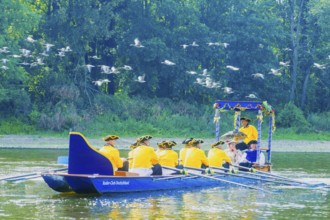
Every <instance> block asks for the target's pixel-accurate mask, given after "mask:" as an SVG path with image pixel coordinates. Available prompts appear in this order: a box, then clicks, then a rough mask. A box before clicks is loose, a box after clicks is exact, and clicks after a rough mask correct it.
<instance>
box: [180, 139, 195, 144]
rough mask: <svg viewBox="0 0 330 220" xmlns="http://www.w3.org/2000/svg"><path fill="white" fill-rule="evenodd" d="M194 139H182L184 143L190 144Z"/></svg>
mask: <svg viewBox="0 0 330 220" xmlns="http://www.w3.org/2000/svg"><path fill="white" fill-rule="evenodd" d="M192 140H193V138H187V139H185V140H184V141H182V144H188V143H189V142H190V141H192Z"/></svg>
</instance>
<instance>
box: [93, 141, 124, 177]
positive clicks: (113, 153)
mask: <svg viewBox="0 0 330 220" xmlns="http://www.w3.org/2000/svg"><path fill="white" fill-rule="evenodd" d="M117 139H119V137H118V136H116V135H108V136H106V137H105V138H103V140H104V141H106V144H105V145H104V146H103V147H102V148H101V149H100V150H99V152H100V153H101V154H102V155H104V156H106V157H107V158H108V159H109V160H110V161H111V163H112V165H113V169H114V170H115V171H117V170H118V168H122V167H123V161H122V159H121V158H120V155H119V150H118V149H117V148H116V147H115V144H116V140H117Z"/></svg>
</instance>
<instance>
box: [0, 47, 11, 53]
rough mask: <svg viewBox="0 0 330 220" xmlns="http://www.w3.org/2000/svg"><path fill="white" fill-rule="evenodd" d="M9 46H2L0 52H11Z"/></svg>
mask: <svg viewBox="0 0 330 220" xmlns="http://www.w3.org/2000/svg"><path fill="white" fill-rule="evenodd" d="M9 52H10V51H9V50H8V47H2V48H0V53H9Z"/></svg>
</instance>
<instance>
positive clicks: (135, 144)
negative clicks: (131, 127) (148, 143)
mask: <svg viewBox="0 0 330 220" xmlns="http://www.w3.org/2000/svg"><path fill="white" fill-rule="evenodd" d="M138 146H139V145H138V143H137V142H135V143H133V144H131V145H130V146H129V148H132V149H134V148H136V147H138Z"/></svg>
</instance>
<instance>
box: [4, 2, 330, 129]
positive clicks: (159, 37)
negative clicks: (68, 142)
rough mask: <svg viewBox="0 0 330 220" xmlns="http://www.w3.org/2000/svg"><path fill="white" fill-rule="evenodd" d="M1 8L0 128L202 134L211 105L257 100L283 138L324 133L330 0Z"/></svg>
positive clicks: (15, 4) (16, 4)
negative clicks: (273, 112) (290, 133)
mask: <svg viewBox="0 0 330 220" xmlns="http://www.w3.org/2000/svg"><path fill="white" fill-rule="evenodd" d="M0 8H1V9H2V13H1V14H0V59H1V68H0V114H1V119H0V121H2V123H7V122H8V121H12V122H13V125H14V124H15V123H16V122H17V121H21V122H22V121H23V123H24V124H26V125H28V126H32V127H37V128H40V129H46V130H54V131H63V130H68V129H70V128H72V129H78V130H84V129H88V130H89V131H91V130H93V129H92V128H93V122H97V121H98V120H101V119H102V120H103V123H104V124H105V126H104V127H97V129H104V130H109V129H107V128H106V125H108V126H109V124H111V127H112V128H113V129H116V130H125V132H124V133H126V134H132V135H133V134H136V133H139V131H141V130H143V131H146V132H150V133H161V132H163V131H169V130H172V132H173V135H175V134H180V135H186V134H187V133H189V131H191V132H195V133H200V132H202V130H203V129H204V131H205V129H206V131H205V132H206V133H207V134H208V133H210V130H211V129H208V128H211V127H212V126H213V125H210V124H212V113H213V112H212V104H213V102H214V100H217V99H228V100H247V99H249V100H254V99H255V97H256V100H267V101H268V102H269V103H271V104H273V105H274V106H275V107H276V109H278V110H279V117H278V121H279V125H280V126H282V127H303V128H304V129H307V130H308V131H314V130H317V131H326V130H327V131H329V129H330V128H329V126H328V124H325V123H322V122H324V120H322V119H323V118H324V117H326V118H327V116H328V115H329V111H330V104H329V102H328V100H329V97H330V74H329V73H330V68H329V65H328V63H329V62H330V61H329V59H330V55H329V54H330V42H329V40H328V39H329V36H330V29H329V27H330V24H329V22H330V20H329V19H328V18H329V16H330V2H329V1H326V0H247V1H234V0H134V1H128V0H111V1H106V0H38V1H36V0H29V1H22V0H3V1H1V2H0ZM137 39H138V40H137ZM111 67H113V68H111ZM131 68H132V69H131ZM144 80H145V82H144ZM288 103H289V104H288ZM281 109H283V110H282V111H281ZM293 120H294V121H293ZM5 121H7V122H5ZM165 121H171V122H173V123H171V124H169V123H165ZM188 121H191V123H187V122H188ZM298 121H300V123H299V122H298ZM174 122H175V123H174ZM228 123H231V121H230V122H229V121H228ZM193 124H196V125H197V127H198V128H191V127H192V126H193ZM318 124H320V126H318ZM2 126H4V125H2ZM128 127H129V128H128ZM185 127H189V129H188V130H189V131H188V130H187V131H185V130H184V129H183V128H185ZM28 128H29V129H28V130H30V131H31V130H33V129H30V128H31V127H28ZM113 129H110V130H109V131H113ZM212 129H213V128H212ZM297 131H298V132H299V131H304V130H297ZM13 132H15V130H13ZM170 133H171V132H170ZM171 134H172V133H171Z"/></svg>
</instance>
